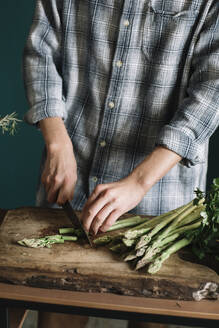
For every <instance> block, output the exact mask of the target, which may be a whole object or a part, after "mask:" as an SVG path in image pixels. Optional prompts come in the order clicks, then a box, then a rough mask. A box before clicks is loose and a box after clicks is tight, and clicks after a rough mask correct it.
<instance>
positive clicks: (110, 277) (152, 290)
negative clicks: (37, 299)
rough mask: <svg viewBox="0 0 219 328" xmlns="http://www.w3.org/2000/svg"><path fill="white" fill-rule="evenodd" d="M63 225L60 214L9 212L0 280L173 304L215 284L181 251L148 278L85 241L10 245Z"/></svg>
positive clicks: (1, 239)
mask: <svg viewBox="0 0 219 328" xmlns="http://www.w3.org/2000/svg"><path fill="white" fill-rule="evenodd" d="M68 226H71V225H70V224H69V220H68V218H67V217H66V214H65V213H64V211H63V210H57V209H44V208H28V207H26V208H20V209H15V210H9V211H8V212H7V214H6V215H5V218H4V220H3V223H2V225H1V227H0V281H1V282H6V283H12V284H22V285H28V286H34V287H45V288H59V289H66V290H74V291H84V292H106V293H107V292H110V293H116V294H122V295H133V296H145V297H155V298H169V299H178V300H192V299H193V292H194V291H197V290H199V289H200V288H202V286H203V285H204V284H205V283H206V282H214V283H216V284H218V286H219V276H218V274H217V273H216V271H215V270H213V269H212V268H209V267H208V266H204V265H201V264H198V263H193V262H191V261H185V257H186V256H187V255H188V251H187V252H185V250H183V252H181V253H178V254H175V255H172V256H171V257H170V258H169V259H168V260H167V261H166V262H165V263H164V265H163V267H162V269H161V270H160V271H159V272H158V273H157V274H155V275H150V274H147V273H145V270H144V269H142V270H141V271H138V272H136V271H134V270H132V269H131V267H130V266H129V264H128V263H124V262H122V261H121V260H120V259H119V257H118V256H117V255H115V254H113V253H111V252H110V251H109V250H108V249H107V248H105V247H99V248H95V249H92V248H91V247H90V246H89V245H88V244H87V243H86V242H84V243H79V242H65V244H55V245H52V248H50V249H48V248H41V249H33V248H26V247H22V246H20V245H18V244H17V243H16V242H17V241H18V240H21V239H23V238H32V237H42V236H45V235H51V234H56V233H57V232H58V229H59V228H60V227H68ZM180 254H181V255H180ZM186 254H187V255H186ZM182 256H184V259H183V258H182ZM187 257H188V256H187Z"/></svg>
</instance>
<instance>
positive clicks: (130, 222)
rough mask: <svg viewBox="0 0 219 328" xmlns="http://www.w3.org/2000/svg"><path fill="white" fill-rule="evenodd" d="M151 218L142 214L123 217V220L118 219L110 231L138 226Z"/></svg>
mask: <svg viewBox="0 0 219 328" xmlns="http://www.w3.org/2000/svg"><path fill="white" fill-rule="evenodd" d="M148 220H149V219H148V218H146V217H145V218H142V217H140V216H132V217H130V218H127V219H122V220H118V221H116V222H115V223H114V224H113V225H112V226H111V227H110V228H109V229H108V230H107V232H108V231H113V230H118V229H123V228H127V227H132V226H136V225H137V224H139V223H143V222H145V221H146V222H147V221H148Z"/></svg>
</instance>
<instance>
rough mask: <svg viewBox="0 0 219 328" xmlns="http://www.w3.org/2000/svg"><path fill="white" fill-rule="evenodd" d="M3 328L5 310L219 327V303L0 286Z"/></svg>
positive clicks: (4, 325) (4, 324)
mask: <svg viewBox="0 0 219 328" xmlns="http://www.w3.org/2000/svg"><path fill="white" fill-rule="evenodd" d="M0 306H1V309H2V318H1V321H0V322H1V328H5V327H8V326H7V320H6V317H5V315H6V311H5V309H6V308H8V307H11V306H14V307H24V308H28V309H35V310H42V311H52V312H63V313H74V314H80V315H89V316H95V317H105V318H106V317H107V318H114V319H125V320H129V319H132V320H140V321H148V322H161V323H162V322H163V323H172V324H182V325H191V326H202V327H204V326H205V327H219V301H207V300H203V301H200V302H194V301H175V300H162V299H154V298H142V297H132V296H121V295H115V294H99V293H85V292H83V293H81V292H72V291H64V290H54V289H53V290H51V289H45V288H33V287H26V286H18V285H9V284H3V283H0Z"/></svg>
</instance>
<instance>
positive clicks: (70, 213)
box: [62, 201, 94, 247]
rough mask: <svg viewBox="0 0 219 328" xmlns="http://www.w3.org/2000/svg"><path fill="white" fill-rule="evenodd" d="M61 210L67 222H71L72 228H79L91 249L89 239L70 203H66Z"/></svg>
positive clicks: (91, 244)
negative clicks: (65, 215)
mask: <svg viewBox="0 0 219 328" xmlns="http://www.w3.org/2000/svg"><path fill="white" fill-rule="evenodd" d="M62 208H63V209H64V211H65V213H66V214H67V216H68V218H69V220H70V221H71V223H72V224H73V226H74V227H76V228H80V229H82V230H83V231H84V233H85V235H86V237H87V239H88V242H89V244H90V246H91V247H94V245H93V243H92V241H91V238H90V237H89V234H88V232H87V231H86V230H84V227H83V224H82V222H81V220H80V219H79V217H78V216H77V214H76V213H75V211H74V209H73V207H72V205H71V203H70V202H69V201H67V202H66V203H65V204H64V205H62Z"/></svg>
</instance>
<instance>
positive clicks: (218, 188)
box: [187, 178, 219, 261]
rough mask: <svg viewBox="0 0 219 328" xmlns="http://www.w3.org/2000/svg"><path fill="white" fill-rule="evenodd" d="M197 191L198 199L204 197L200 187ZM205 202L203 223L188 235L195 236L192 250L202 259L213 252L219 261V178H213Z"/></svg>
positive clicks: (202, 214)
mask: <svg viewBox="0 0 219 328" xmlns="http://www.w3.org/2000/svg"><path fill="white" fill-rule="evenodd" d="M195 192H196V197H197V199H200V198H203V192H201V191H200V190H199V189H197V190H196V191H195ZM204 204H205V205H206V206H205V210H204V211H202V212H201V216H202V218H203V219H202V224H201V225H200V227H199V228H198V229H196V230H194V231H193V232H191V233H188V234H187V236H188V237H192V238H193V241H192V250H193V252H194V253H195V254H196V255H197V256H198V257H199V258H200V259H204V258H206V257H207V256H208V255H210V254H211V255H213V257H214V258H215V260H218V261H219V178H215V179H214V180H213V183H212V185H211V188H210V191H209V192H208V193H207V195H206V197H205V203H204Z"/></svg>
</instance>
